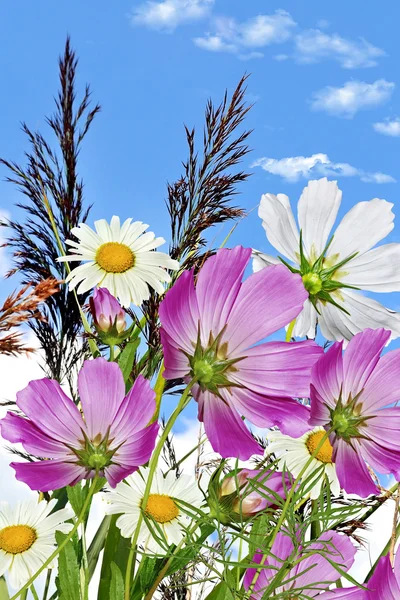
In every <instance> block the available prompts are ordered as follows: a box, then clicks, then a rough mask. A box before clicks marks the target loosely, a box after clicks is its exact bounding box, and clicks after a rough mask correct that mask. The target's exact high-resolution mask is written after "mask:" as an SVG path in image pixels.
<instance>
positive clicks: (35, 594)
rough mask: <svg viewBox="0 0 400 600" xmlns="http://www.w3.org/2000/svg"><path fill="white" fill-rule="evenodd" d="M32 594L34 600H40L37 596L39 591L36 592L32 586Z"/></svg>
mask: <svg viewBox="0 0 400 600" xmlns="http://www.w3.org/2000/svg"><path fill="white" fill-rule="evenodd" d="M31 594H32V596H33V599H34V600H39V596H38V595H37V591H36V590H35V586H34V585H31Z"/></svg>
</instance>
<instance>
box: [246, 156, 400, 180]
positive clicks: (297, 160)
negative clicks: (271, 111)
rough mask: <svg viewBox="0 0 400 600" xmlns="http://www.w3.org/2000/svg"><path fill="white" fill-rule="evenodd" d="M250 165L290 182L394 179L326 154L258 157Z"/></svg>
mask: <svg viewBox="0 0 400 600" xmlns="http://www.w3.org/2000/svg"><path fill="white" fill-rule="evenodd" d="M251 166H252V167H261V168H262V169H264V171H266V172H267V173H271V174H272V175H278V176H279V177H282V178H283V179H285V180H286V181H288V182H290V183H295V182H296V181H299V180H300V179H311V178H313V177H359V178H360V179H361V181H364V182H368V183H370V182H373V183H395V182H396V180H395V179H394V178H393V177H392V176H391V175H387V174H386V173H380V172H376V173H370V172H368V171H364V170H362V169H358V168H357V167H353V166H352V165H350V164H349V163H335V162H332V161H331V160H330V158H329V157H328V155H327V154H322V153H319V154H313V155H312V156H288V157H286V158H281V159H277V158H267V157H264V158H259V159H257V160H256V161H255V162H253V163H252V165H251Z"/></svg>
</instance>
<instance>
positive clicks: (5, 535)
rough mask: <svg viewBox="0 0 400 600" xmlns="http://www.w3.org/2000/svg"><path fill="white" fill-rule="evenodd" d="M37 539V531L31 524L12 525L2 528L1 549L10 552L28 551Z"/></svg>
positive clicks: (0, 533) (0, 534)
mask: <svg viewBox="0 0 400 600" xmlns="http://www.w3.org/2000/svg"><path fill="white" fill-rule="evenodd" d="M36 540H37V535H36V531H35V530H34V529H32V527H29V525H10V526H9V527H4V529H1V530H0V550H4V552H8V553H9V554H21V553H22V552H26V551H27V550H29V548H30V547H31V546H32V545H33V544H34V543H35V542H36Z"/></svg>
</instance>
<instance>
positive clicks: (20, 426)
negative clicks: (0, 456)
mask: <svg viewBox="0 0 400 600" xmlns="http://www.w3.org/2000/svg"><path fill="white" fill-rule="evenodd" d="M0 429H1V435H2V437H3V438H4V439H5V440H8V441H9V442H13V443H14V444H17V443H20V444H22V445H23V447H24V450H26V452H29V453H31V454H35V455H37V456H41V457H43V458H61V457H65V455H66V454H67V453H68V452H69V451H68V448H66V447H65V446H64V444H62V443H61V442H58V441H56V440H54V439H52V438H51V437H49V436H48V435H46V434H45V433H43V432H42V431H41V430H40V429H38V428H37V427H36V425H34V424H33V423H32V421H29V420H28V419H24V418H22V417H20V416H18V415H16V414H15V413H13V412H8V413H7V414H6V416H5V417H4V419H2V420H1V421H0Z"/></svg>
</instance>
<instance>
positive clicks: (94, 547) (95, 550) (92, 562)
mask: <svg viewBox="0 0 400 600" xmlns="http://www.w3.org/2000/svg"><path fill="white" fill-rule="evenodd" d="M110 522H111V515H107V516H105V517H104V518H103V520H102V522H101V524H100V527H99V528H98V530H97V531H96V533H95V536H94V538H93V540H92V543H91V544H90V547H89V550H88V551H87V558H88V568H89V580H90V579H91V578H92V577H93V573H94V572H95V569H96V566H97V561H98V560H99V554H100V552H101V551H102V550H103V548H104V544H105V542H106V537H107V534H108V528H109V527H110ZM0 600H1V598H0Z"/></svg>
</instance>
